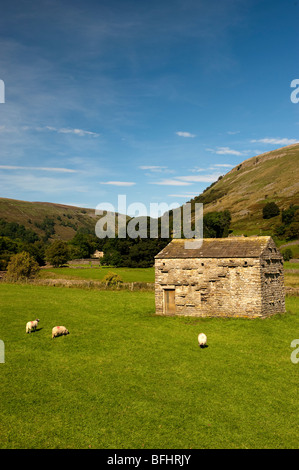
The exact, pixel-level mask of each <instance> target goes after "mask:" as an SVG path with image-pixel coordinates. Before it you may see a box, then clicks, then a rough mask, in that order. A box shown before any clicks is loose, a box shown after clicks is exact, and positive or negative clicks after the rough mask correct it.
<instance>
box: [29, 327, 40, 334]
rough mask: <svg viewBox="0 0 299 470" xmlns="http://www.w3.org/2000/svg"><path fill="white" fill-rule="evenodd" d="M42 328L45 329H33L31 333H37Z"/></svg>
mask: <svg viewBox="0 0 299 470" xmlns="http://www.w3.org/2000/svg"><path fill="white" fill-rule="evenodd" d="M42 329H43V327H41V328H36V330H31V331H30V334H31V333H36V332H37V331H40V330H42Z"/></svg>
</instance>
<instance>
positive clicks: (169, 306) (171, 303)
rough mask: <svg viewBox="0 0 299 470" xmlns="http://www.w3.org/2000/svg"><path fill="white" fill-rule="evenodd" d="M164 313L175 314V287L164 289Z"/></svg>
mask: <svg viewBox="0 0 299 470" xmlns="http://www.w3.org/2000/svg"><path fill="white" fill-rule="evenodd" d="M164 313H165V314H166V315H172V314H173V315H174V314H175V289H164Z"/></svg>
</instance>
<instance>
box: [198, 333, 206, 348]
mask: <svg viewBox="0 0 299 470" xmlns="http://www.w3.org/2000/svg"><path fill="white" fill-rule="evenodd" d="M197 339H198V346H199V347H200V348H204V347H205V346H206V344H207V337H206V335H205V334H204V333H199V335H198V338H197Z"/></svg>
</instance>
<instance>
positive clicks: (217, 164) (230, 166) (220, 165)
mask: <svg viewBox="0 0 299 470" xmlns="http://www.w3.org/2000/svg"><path fill="white" fill-rule="evenodd" d="M214 167H216V168H233V167H234V165H231V164H230V163H215V164H214V165H212V166H211V167H210V169H212V168H214Z"/></svg>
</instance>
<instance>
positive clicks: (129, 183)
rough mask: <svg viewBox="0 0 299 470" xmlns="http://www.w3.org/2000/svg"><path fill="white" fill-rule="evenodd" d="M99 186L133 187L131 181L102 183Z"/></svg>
mask: <svg viewBox="0 0 299 470" xmlns="http://www.w3.org/2000/svg"><path fill="white" fill-rule="evenodd" d="M101 184H110V185H112V186H134V184H136V183H134V182H133V181H102V182H101Z"/></svg>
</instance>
